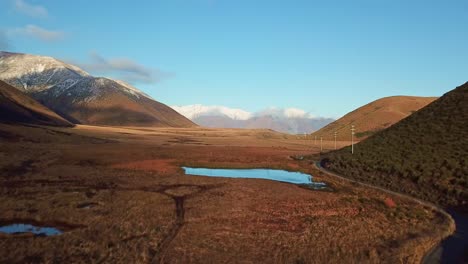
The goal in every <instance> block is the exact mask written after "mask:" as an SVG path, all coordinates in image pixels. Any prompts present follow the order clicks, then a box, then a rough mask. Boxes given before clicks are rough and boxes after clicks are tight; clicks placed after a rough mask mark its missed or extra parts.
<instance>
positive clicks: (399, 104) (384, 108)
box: [312, 96, 437, 141]
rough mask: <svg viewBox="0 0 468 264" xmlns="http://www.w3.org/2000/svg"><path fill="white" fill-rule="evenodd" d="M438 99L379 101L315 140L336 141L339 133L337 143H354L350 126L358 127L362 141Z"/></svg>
mask: <svg viewBox="0 0 468 264" xmlns="http://www.w3.org/2000/svg"><path fill="white" fill-rule="evenodd" d="M436 99H437V97H415V96H391V97H385V98H381V99H378V100H376V101H373V102H371V103H369V104H366V105H364V106H362V107H359V108H358V109H356V110H354V111H352V112H350V113H348V114H346V115H345V116H343V117H341V118H339V119H338V120H336V121H335V122H332V123H330V124H329V125H327V126H325V127H323V128H322V129H320V130H318V131H317V132H314V133H312V136H313V137H315V136H317V138H320V137H323V139H326V140H331V139H333V138H334V137H333V134H334V132H335V131H336V132H337V140H346V141H349V140H351V131H350V129H351V125H354V126H355V129H356V131H355V132H356V134H355V139H356V140H362V139H365V138H367V137H369V136H370V135H372V134H375V133H376V132H377V131H380V130H383V129H385V128H387V127H390V126H391V125H393V124H395V123H396V122H398V121H400V120H402V119H403V118H405V117H407V116H409V115H410V114H412V113H414V112H416V111H418V110H419V109H421V108H422V107H424V106H426V105H428V104H429V103H431V102H433V101H434V100H436Z"/></svg>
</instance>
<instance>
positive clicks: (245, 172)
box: [182, 167, 326, 189]
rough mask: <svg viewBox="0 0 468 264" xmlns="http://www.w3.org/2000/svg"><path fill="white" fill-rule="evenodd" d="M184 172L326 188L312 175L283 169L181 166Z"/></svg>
mask: <svg viewBox="0 0 468 264" xmlns="http://www.w3.org/2000/svg"><path fill="white" fill-rule="evenodd" d="M182 168H183V169H184V170H185V174H189V175H198V176H209V177H227V178H250V179H268V180H273V181H280V182H289V183H294V184H305V185H309V186H311V187H314V188H315V189H323V188H326V185H325V183H323V182H314V181H313V179H312V175H309V174H305V173H302V172H290V171H285V170H271V169H208V168H191V167H182Z"/></svg>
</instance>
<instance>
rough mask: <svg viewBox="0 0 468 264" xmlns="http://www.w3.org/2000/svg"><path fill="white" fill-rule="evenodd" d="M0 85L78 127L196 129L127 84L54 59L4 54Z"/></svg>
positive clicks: (170, 110) (166, 107)
mask: <svg viewBox="0 0 468 264" xmlns="http://www.w3.org/2000/svg"><path fill="white" fill-rule="evenodd" d="M0 80H4V81H5V82H7V83H9V84H11V85H12V86H14V87H16V88H17V89H19V90H21V91H24V92H26V93H28V94H29V95H31V96H32V97H33V98H35V99H36V100H38V101H39V102H41V103H42V104H44V105H45V106H47V107H49V108H50V109H52V110H54V111H55V112H56V113H58V114H59V115H61V116H63V117H65V118H66V119H68V120H70V121H72V122H73V123H80V124H95V125H122V126H161V127H163V126H170V127H191V126H195V124H194V123H193V122H192V121H190V120H188V119H187V118H185V117H184V116H182V115H180V114H179V113H177V112H176V111H174V110H173V109H171V108H170V107H168V106H166V105H164V104H162V103H159V102H157V101H155V100H153V99H152V98H151V97H150V96H149V95H147V94H145V93H143V92H142V91H140V90H138V89H137V88H135V87H133V86H131V85H129V84H127V83H125V82H122V81H114V80H111V79H107V78H99V77H93V76H91V75H89V74H88V73H86V72H85V71H83V70H81V69H80V68H78V67H76V66H73V65H70V64H66V63H64V62H62V61H59V60H56V59H54V58H51V57H44V56H36V55H29V54H19V53H9V52H0Z"/></svg>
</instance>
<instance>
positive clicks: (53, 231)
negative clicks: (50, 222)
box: [0, 223, 63, 236]
mask: <svg viewBox="0 0 468 264" xmlns="http://www.w3.org/2000/svg"><path fill="white" fill-rule="evenodd" d="M0 233H5V234H22V233H32V234H35V235H40V236H41V235H42V236H55V235H60V234H62V233H63V232H62V231H60V230H59V229H57V228H54V227H43V226H35V225H31V224H24V223H17V224H10V225H4V226H0Z"/></svg>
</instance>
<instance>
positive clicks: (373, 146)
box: [324, 83, 468, 210]
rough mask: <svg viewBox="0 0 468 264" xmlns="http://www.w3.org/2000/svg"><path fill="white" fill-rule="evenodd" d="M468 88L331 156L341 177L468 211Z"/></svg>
mask: <svg viewBox="0 0 468 264" xmlns="http://www.w3.org/2000/svg"><path fill="white" fill-rule="evenodd" d="M467 135H468V83H465V84H463V85H462V86H459V87H457V88H456V89H455V90H452V91H450V92H448V93H446V94H445V95H444V96H442V97H441V98H439V99H438V100H436V101H434V102H433V103H431V104H429V105H428V106H426V107H424V108H423V109H421V110H420V111H418V112H416V113H415V114H413V115H411V116H409V117H408V118H406V119H404V120H402V121H401V122H399V123H397V124H395V125H394V126H392V127H390V128H388V129H386V130H384V131H381V132H379V133H377V134H375V135H374V136H372V137H370V138H368V139H366V140H364V141H362V142H360V143H358V144H357V145H356V146H355V154H354V155H351V153H350V149H349V147H346V148H343V149H340V150H338V151H334V152H330V153H327V154H325V155H324V156H325V157H327V158H329V160H330V163H328V165H329V168H330V169H331V170H333V171H336V172H338V173H340V174H342V175H345V176H347V177H350V178H354V179H357V180H360V181H365V182H370V183H372V184H376V185H380V186H383V187H385V188H389V189H392V190H395V191H399V192H404V193H408V194H410V195H413V196H416V197H419V198H421V199H424V200H428V201H432V202H435V203H438V204H440V205H444V206H449V207H458V208H459V209H463V210H467V209H468V202H467V201H468V137H467Z"/></svg>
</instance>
